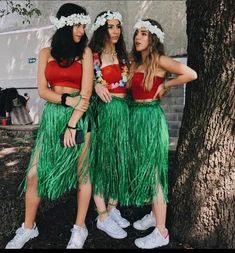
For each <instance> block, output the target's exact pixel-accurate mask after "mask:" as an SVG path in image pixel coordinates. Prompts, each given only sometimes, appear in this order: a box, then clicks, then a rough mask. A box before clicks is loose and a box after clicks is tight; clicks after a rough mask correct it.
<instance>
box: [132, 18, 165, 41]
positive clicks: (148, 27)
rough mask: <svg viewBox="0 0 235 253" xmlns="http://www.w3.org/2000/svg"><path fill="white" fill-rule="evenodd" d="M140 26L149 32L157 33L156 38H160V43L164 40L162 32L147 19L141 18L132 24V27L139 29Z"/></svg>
mask: <svg viewBox="0 0 235 253" xmlns="http://www.w3.org/2000/svg"><path fill="white" fill-rule="evenodd" d="M141 27H144V28H146V30H148V31H149V32H150V33H152V34H153V33H154V34H156V35H157V37H158V39H159V40H160V42H161V43H163V42H164V35H165V34H164V32H163V31H162V30H161V29H159V28H158V27H157V26H156V25H152V24H151V23H150V22H149V21H143V20H141V19H140V20H138V21H137V23H136V24H135V25H134V29H139V28H141Z"/></svg>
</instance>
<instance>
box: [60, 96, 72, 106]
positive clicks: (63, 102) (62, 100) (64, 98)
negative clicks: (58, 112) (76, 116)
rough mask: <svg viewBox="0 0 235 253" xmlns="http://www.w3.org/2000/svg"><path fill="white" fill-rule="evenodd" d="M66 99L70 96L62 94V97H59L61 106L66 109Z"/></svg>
mask: <svg viewBox="0 0 235 253" xmlns="http://www.w3.org/2000/svg"><path fill="white" fill-rule="evenodd" d="M67 97H70V94H68V93H64V94H62V96H61V104H62V105H63V106H65V107H68V105H66V98H67Z"/></svg>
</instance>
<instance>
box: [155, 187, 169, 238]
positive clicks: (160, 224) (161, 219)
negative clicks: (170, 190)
mask: <svg viewBox="0 0 235 253" xmlns="http://www.w3.org/2000/svg"><path fill="white" fill-rule="evenodd" d="M166 212H167V204H166V202H165V200H164V198H163V193H162V188H161V187H160V186H158V195H157V200H156V201H155V202H154V203H153V213H154V215H155V217H156V227H157V228H158V230H159V232H160V233H161V234H162V235H163V236H166V235H167V233H168V231H167V229H166Z"/></svg>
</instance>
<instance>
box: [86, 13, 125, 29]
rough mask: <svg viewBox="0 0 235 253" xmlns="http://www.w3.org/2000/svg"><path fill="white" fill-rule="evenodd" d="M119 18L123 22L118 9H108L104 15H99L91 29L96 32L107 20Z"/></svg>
mask: <svg viewBox="0 0 235 253" xmlns="http://www.w3.org/2000/svg"><path fill="white" fill-rule="evenodd" d="M111 19H117V20H119V21H120V23H121V24H122V15H121V14H120V13H119V12H118V11H110V10H108V11H107V12H105V13H104V14H103V15H101V16H99V17H97V19H96V21H95V23H94V24H93V25H92V27H91V31H92V32H94V31H95V30H97V29H98V28H99V27H100V26H103V25H104V24H105V22H106V21H107V20H111Z"/></svg>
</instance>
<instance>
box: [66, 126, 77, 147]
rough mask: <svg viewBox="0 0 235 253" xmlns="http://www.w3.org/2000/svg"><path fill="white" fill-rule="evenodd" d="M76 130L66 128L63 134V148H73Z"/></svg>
mask: <svg viewBox="0 0 235 253" xmlns="http://www.w3.org/2000/svg"><path fill="white" fill-rule="evenodd" d="M75 134H76V129H70V128H66V130H65V133H64V147H73V146H75V145H76V142H75Z"/></svg>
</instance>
